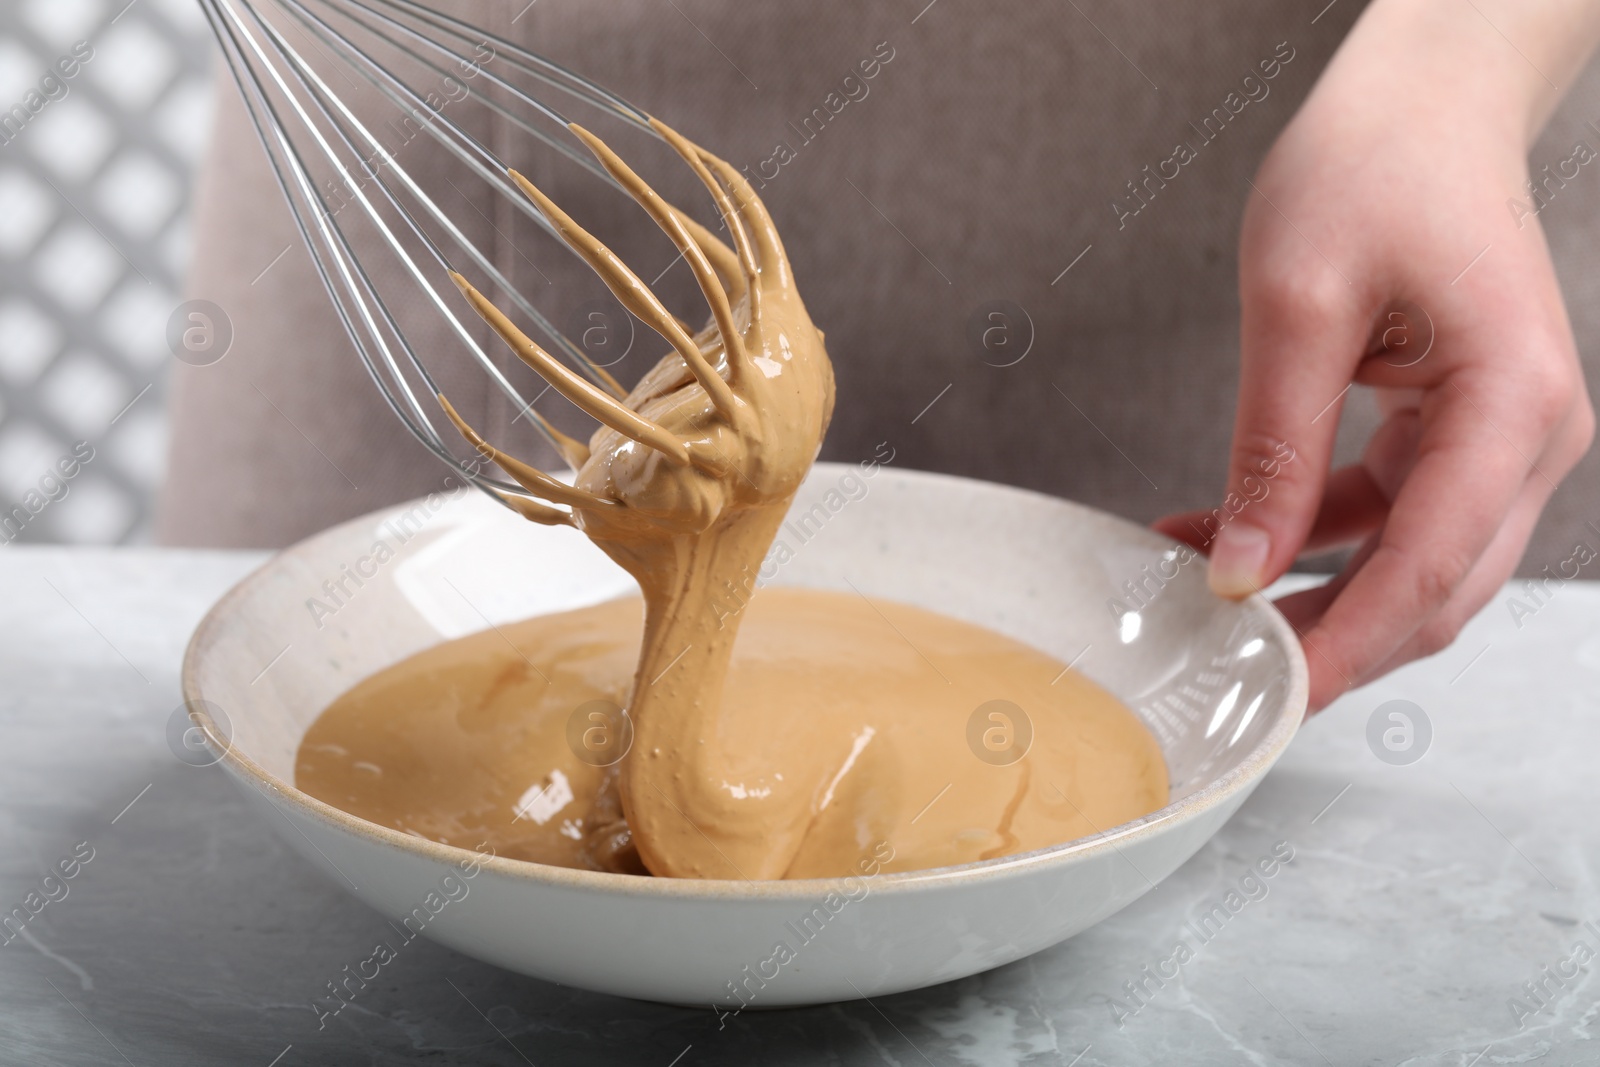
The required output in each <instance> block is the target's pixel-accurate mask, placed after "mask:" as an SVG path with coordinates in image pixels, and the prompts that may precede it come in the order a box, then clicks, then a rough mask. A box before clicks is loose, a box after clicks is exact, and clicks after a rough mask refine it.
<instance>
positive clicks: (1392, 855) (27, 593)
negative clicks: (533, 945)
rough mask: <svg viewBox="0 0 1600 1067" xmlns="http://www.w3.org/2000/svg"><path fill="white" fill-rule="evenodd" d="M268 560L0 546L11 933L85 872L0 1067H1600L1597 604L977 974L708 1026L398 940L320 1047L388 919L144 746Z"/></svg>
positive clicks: (0, 752)
mask: <svg viewBox="0 0 1600 1067" xmlns="http://www.w3.org/2000/svg"><path fill="white" fill-rule="evenodd" d="M261 558H262V557H260V556H259V555H255V554H246V553H220V552H217V553H206V552H169V551H157V550H85V549H30V548H17V547H12V548H10V549H8V550H7V551H5V552H0V591H3V595H0V679H3V684H0V726H3V730H4V733H3V737H4V744H0V913H9V912H10V911H11V910H12V909H13V908H15V907H19V906H23V905H24V904H26V903H27V902H28V901H29V894H31V893H39V892H41V891H42V889H44V888H48V886H47V885H46V883H44V881H43V879H44V877H45V875H46V874H47V873H48V872H49V871H51V870H53V869H55V868H56V867H57V865H58V864H59V863H60V862H61V861H62V860H69V861H70V860H71V859H72V857H73V852H74V849H75V848H76V849H78V852H79V854H80V855H82V854H83V853H84V850H83V849H82V848H80V847H79V845H80V843H81V842H87V843H88V845H89V847H90V848H92V849H93V858H92V859H90V860H89V861H88V862H87V863H84V864H81V865H80V866H79V868H77V870H76V877H74V878H73V879H72V880H70V881H68V882H60V881H52V882H51V883H49V886H53V887H54V888H51V889H50V895H52V896H55V897H57V899H53V900H47V901H46V902H45V903H43V905H42V907H41V906H40V903H39V902H40V901H41V899H43V898H42V897H40V896H34V897H32V898H31V899H32V907H36V908H38V909H39V910H38V914H37V915H36V916H34V917H33V918H31V920H30V921H29V922H28V923H27V925H26V926H25V927H24V928H23V933H22V934H21V935H20V936H17V937H15V938H14V939H13V940H12V941H11V942H10V943H9V944H6V945H4V946H3V947H0V1063H3V1064H6V1065H10V1064H27V1065H29V1067H42V1065H51V1064H63V1065H67V1064H72V1065H79V1064H132V1065H138V1067H147V1065H157V1064H159V1065H188V1064H229V1065H237V1064H256V1065H259V1067H269V1065H277V1067H296V1065H301V1064H340V1065H347V1064H367V1063H371V1064H379V1063H383V1064H389V1063H439V1064H444V1063H470V1064H475V1065H500V1064H504V1065H508V1067H515V1065H519V1064H537V1065H539V1067H545V1065H548V1064H569V1063H571V1064H580V1063H581V1064H646V1065H657V1067H672V1065H675V1067H696V1065H700V1064H724V1063H726V1064H741V1065H743V1064H753V1063H777V1064H885V1065H904V1067H910V1065H920V1064H939V1065H944V1064H961V1065H966V1064H973V1065H983V1067H1003V1065H1011V1064H1015V1065H1043V1064H1062V1065H1078V1067H1093V1065H1102V1064H1150V1063H1162V1064H1171V1063H1185V1064H1201V1063H1250V1064H1263V1065H1265V1064H1277V1063H1310V1064H1320V1063H1327V1064H1338V1065H1340V1067H1343V1065H1346V1064H1401V1063H1404V1064H1439V1065H1447V1064H1448V1065H1455V1067H1467V1065H1469V1064H1477V1065H1482V1067H1487V1065H1489V1064H1504V1063H1522V1062H1524V1061H1529V1060H1536V1061H1537V1062H1538V1063H1540V1064H1576V1063H1597V1062H1600V1043H1597V1042H1596V1041H1595V1040H1594V1038H1595V1034H1596V1032H1597V1030H1600V993H1597V986H1596V985H1595V983H1594V981H1593V976H1594V974H1595V973H1596V970H1597V968H1600V959H1597V960H1596V961H1595V962H1593V963H1586V961H1588V960H1589V958H1590V957H1591V956H1593V955H1595V954H1596V953H1597V952H1600V890H1597V878H1600V865H1597V864H1596V862H1595V857H1596V852H1597V846H1600V821H1597V820H1596V818H1595V800H1596V791H1595V789H1594V788H1593V786H1592V782H1593V780H1594V775H1595V772H1596V766H1595V764H1596V758H1597V756H1600V716H1597V715H1596V711H1597V710H1600V585H1592V584H1585V583H1576V582H1574V583H1569V584H1567V585H1565V586H1562V587H1560V588H1552V590H1551V591H1550V592H1549V594H1548V595H1547V596H1545V597H1543V601H1544V602H1543V603H1542V604H1539V603H1537V602H1534V601H1527V600H1525V601H1524V603H1525V606H1527V607H1530V608H1535V609H1536V610H1534V611H1533V613H1532V614H1528V613H1526V612H1518V613H1517V614H1518V615H1520V620H1518V619H1516V618H1514V617H1513V613H1512V611H1511V610H1510V607H1509V605H1508V603H1507V597H1509V596H1511V595H1513V590H1510V589H1508V590H1506V591H1504V592H1503V593H1502V595H1501V597H1499V598H1497V599H1496V600H1495V601H1494V603H1492V604H1491V605H1490V606H1489V607H1488V608H1487V609H1485V611H1484V612H1483V613H1482V614H1481V615H1480V616H1479V617H1478V618H1477V619H1476V620H1474V622H1473V623H1472V624H1471V626H1470V627H1469V628H1468V629H1467V631H1466V633H1465V634H1464V635H1463V636H1462V637H1461V639H1460V640H1459V641H1458V642H1457V643H1456V644H1455V646H1453V647H1452V648H1450V649H1449V650H1447V651H1445V652H1444V653H1442V654H1440V655H1439V656H1436V657H1434V658H1433V659H1431V660H1429V661H1427V662H1424V663H1421V664H1414V665H1412V666H1411V667H1409V668H1407V669H1405V670H1403V671H1401V672H1399V673H1397V674H1395V675H1392V676H1390V677H1389V678H1387V679H1384V680H1383V681H1382V682H1380V683H1378V684H1375V685H1373V686H1369V687H1368V688H1366V689H1363V690H1361V691H1359V692H1356V693H1353V694H1351V695H1350V696H1348V697H1346V698H1345V699H1343V700H1342V701H1340V703H1339V704H1337V705H1336V706H1335V707H1333V708H1332V709H1330V710H1329V711H1328V712H1327V713H1325V714H1323V715H1320V716H1318V717H1317V718H1316V719H1314V720H1313V721H1312V722H1310V723H1309V724H1307V726H1306V727H1305V729H1304V730H1303V731H1302V734H1301V736H1300V737H1299V738H1298V739H1297V740H1296V741H1295V743H1294V745H1293V746H1292V748H1291V750H1290V751H1289V753H1288V754H1287V755H1286V756H1285V757H1284V759H1283V760H1282V762H1281V763H1280V764H1279V765H1278V766H1277V768H1276V769H1275V770H1273V772H1272V774H1271V775H1270V776H1269V777H1268V778H1267V779H1266V781H1265V782H1264V783H1263V784H1262V785H1261V787H1260V788H1259V789H1258V790H1257V791H1256V793H1255V795H1254V796H1252V797H1251V798H1250V800H1249V801H1248V802H1247V803H1246V804H1245V806H1244V807H1243V809H1242V810H1241V811H1240V812H1239V814H1238V815H1237V816H1235V818H1234V819H1233V820H1232V822H1230V823H1229V824H1228V826H1227V827H1225V828H1224V829H1223V830H1222V832H1221V833H1219V834H1218V835H1217V836H1216V837H1215V838H1214V839H1213V840H1212V841H1211V842H1210V843H1209V844H1208V845H1206V847H1205V848H1203V849H1201V851H1200V852H1199V853H1198V854H1197V855H1196V856H1195V857H1194V858H1193V859H1192V860H1190V862H1189V863H1188V864H1186V865H1185V866H1184V867H1182V868H1181V869H1180V870H1179V871H1178V872H1177V873H1176V874H1174V875H1173V876H1172V877H1170V878H1168V879H1167V880H1166V881H1165V882H1163V883H1162V884H1160V885H1159V886H1157V887H1156V888H1155V889H1154V890H1152V891H1151V892H1149V893H1148V894H1146V895H1145V896H1144V897H1143V898H1142V899H1141V900H1139V901H1138V902H1137V903H1135V904H1134V905H1132V906H1131V907H1129V908H1128V909H1127V910H1125V911H1123V912H1121V913H1120V914H1118V915H1116V916H1114V917H1113V918H1111V919H1109V920H1107V921H1106V922H1104V923H1102V924H1100V925H1099V926H1097V927H1095V928H1093V929H1091V930H1089V931H1086V932H1085V933H1083V934H1080V935H1079V936H1078V937H1076V938H1074V939H1072V940H1070V941H1068V942H1066V943H1064V944H1061V945H1058V946H1056V947H1055V948H1052V949H1049V950H1047V951H1045V952H1041V953H1039V954H1038V955H1036V956H1033V957H1031V958H1029V959H1025V960H1021V961H1019V962H1017V963H1014V964H1011V965H1009V966H1006V967H1002V968H1000V969H998V970H995V971H991V972H989V973H987V974H981V975H977V976H974V977H972V978H968V979H964V980H962V981H958V982H953V983H950V984H948V985H942V986H937V987H935V988H932V989H926V990H921V991H918V992H913V993H905V994H900V995H898V996H891V997H883V998H880V999H877V1000H874V1001H871V1002H858V1003H850V1004H838V1005H832V1006H827V1007H821V1008H813V1009H803V1010H790V1011H773V1012H756V1013H750V1012H747V1013H745V1014H744V1015H741V1016H739V1017H737V1018H733V1019H729V1020H728V1021H727V1022H726V1024H725V1025H721V1026H719V1023H718V1020H717V1018H716V1016H714V1015H713V1013H712V1012H711V1010H710V1009H709V1008H708V1009H706V1010H704V1011H692V1010H684V1009H678V1008H668V1007H662V1006H658V1005H652V1004H643V1003H636V1002H632V1001H627V1000H621V999H618V998H614V997H606V996H599V995H595V994H590V993H584V992H580V991H578V990H574V989H569V988H564V987H560V986H556V985H551V984H548V983H545V982H540V981H537V980H535V979H531V978H523V977H520V976H518V975H514V974H509V973H507V972H504V971H501V970H499V969H497V968H494V967H491V966H488V965H486V964H481V963H478V962H476V961H474V960H471V959H468V958H466V957H464V956H461V955H458V954H456V953H455V952H452V951H450V950H449V949H445V948H442V947H440V946H436V945H433V944H430V943H426V942H419V943H418V945H417V947H416V948H414V949H412V950H411V951H410V952H408V953H407V955H406V957H405V958H404V959H403V960H401V961H400V962H399V965H398V967H394V968H390V969H389V970H386V971H385V972H384V974H385V977H386V982H385V984H384V985H383V986H381V987H374V988H373V989H371V990H369V991H367V992H366V994H365V995H364V996H363V998H362V999H361V1000H360V1001H357V1002H356V1003H354V1004H353V1005H351V1006H350V1007H349V1008H347V1009H346V1010H345V1011H343V1012H342V1013H340V1014H339V1015H338V1017H337V1018H335V1019H332V1020H330V1022H329V1024H328V1026H327V1027H326V1028H325V1029H321V1030H319V1029H318V1025H317V1016H316V1014H315V1013H314V1012H313V1010H312V1008H311V1006H310V1005H311V999H312V997H313V996H315V995H317V994H318V993H320V992H322V991H323V985H324V983H325V982H326V981H327V980H328V979H329V978H330V977H331V976H333V975H335V974H337V973H339V971H340V969H341V968H342V967H343V966H344V965H345V964H346V963H349V962H351V961H353V960H359V959H361V958H364V955H365V952H366V950H367V949H368V948H369V946H370V945H371V944H372V943H373V941H374V938H375V937H379V936H381V935H382V934H383V933H384V932H385V926H384V923H383V920H382V919H381V918H379V916H378V915H377V914H376V913H375V912H373V911H371V910H369V909H368V908H366V907H365V906H364V905H362V904H360V903H359V902H357V901H356V900H354V899H353V898H351V897H349V896H346V895H345V894H344V893H343V892H341V891H340V890H339V889H338V888H337V887H336V886H335V885H334V884H333V883H331V882H329V881H326V880H324V879H323V878H322V877H321V876H320V875H319V874H318V873H316V872H315V871H314V870H313V869H312V868H311V867H310V866H308V865H307V864H306V863H304V862H303V861H301V860H300V859H299V857H297V856H296V855H295V854H294V853H293V852H292V851H291V850H290V849H289V848H288V847H287V846H286V845H285V844H284V843H283V842H282V841H280V840H279V839H278V837H277V836H276V834H275V832H274V830H273V829H272V828H271V827H270V826H269V825H268V824H267V823H266V822H265V821H263V820H262V819H261V818H260V817H259V816H257V815H256V814H254V813H253V812H252V811H250V810H247V809H246V808H245V806H244V801H243V800H242V798H241V797H240V796H238V795H237V794H236V792H235V790H234V788H233V786H232V785H231V784H230V783H229V782H228V781H227V779H226V778H225V776H224V773H223V772H222V770H221V769H219V768H216V767H207V768H196V767H191V766H188V765H186V764H184V763H182V762H180V761H179V760H178V759H177V758H175V757H174V755H173V753H172V751H171V750H170V748H169V746H168V743H167V740H166V727H167V721H168V718H169V716H171V714H172V712H173V710H174V709H175V708H176V707H177V706H178V704H179V703H180V700H179V695H178V666H179V660H180V657H181V655H182V651H183V647H184V644H185V642H186V641H187V639H188V636H189V633H190V631H191V630H192V629H193V628H194V625H195V624H196V622H197V621H198V620H199V618H200V616H201V615H202V614H203V613H204V611H205V610H206V608H207V607H208V606H209V605H210V604H211V603H212V602H213V601H214V600H215V599H216V598H217V597H218V596H219V595H220V594H221V593H222V592H223V591H224V590H225V589H226V588H227V587H228V586H229V585H231V584H232V583H233V582H234V581H236V580H237V579H238V578H240V577H241V576H242V575H243V574H244V573H245V572H246V571H248V570H249V569H250V568H251V567H253V566H254V565H255V564H256V563H258V562H259V561H260V559H261ZM1519 621H1520V625H1518V622H1519ZM1396 699H1404V700H1409V701H1412V702H1414V703H1415V705H1417V706H1418V707H1420V708H1421V709H1422V710H1423V712H1424V714H1425V715H1426V717H1427V719H1428V721H1429V722H1430V723H1431V726H1432V738H1431V742H1430V743H1429V744H1428V747H1427V751H1426V754H1425V755H1424V756H1423V757H1422V758H1421V759H1420V760H1419V761H1417V762H1414V763H1411V764H1409V765H1393V764H1391V763H1388V762H1385V761H1384V760H1381V759H1379V758H1378V756H1377V755H1376V754H1375V749H1374V747H1373V746H1371V745H1369V743H1368V740H1367V736H1368V720H1369V718H1370V717H1371V716H1372V715H1373V714H1374V712H1375V711H1376V709H1378V708H1379V706H1380V705H1382V704H1384V703H1386V702H1388V701H1390V700H1396ZM1385 714H1387V712H1385ZM1414 717H1415V716H1414ZM1414 736H1415V738H1417V739H1420V738H1421V736H1422V735H1421V732H1420V731H1419V732H1418V733H1416V734H1415V735H1414ZM1419 750H1420V741H1414V744H1413V751H1419ZM1376 751H1384V749H1383V747H1382V745H1381V744H1379V745H1378V746H1377V749H1376ZM1275 849H1276V850H1277V851H1278V854H1279V855H1283V854H1286V853H1287V852H1288V851H1291V850H1292V853H1293V859H1292V860H1291V861H1290V862H1288V863H1287V864H1285V865H1283V866H1282V867H1281V868H1280V869H1278V870H1277V871H1276V873H1275V874H1274V875H1273V877H1271V878H1270V879H1252V877H1251V874H1252V871H1253V870H1254V868H1255V865H1256V863H1257V861H1258V860H1259V859H1261V858H1263V857H1265V856H1268V855H1269V854H1271V853H1273V851H1274V850H1275ZM63 886H64V887H65V889H66V891H67V894H66V896H64V897H62V896H60V892H61V889H62V887H63ZM1230 893H1233V894H1234V896H1232V897H1231V898H1230V896H1229V894H1230ZM1218 906H1220V910H1215V909H1218ZM1208 915H1210V916H1213V918H1212V919H1211V920H1210V922H1209V923H1204V924H1203V923H1202V920H1203V919H1204V918H1205V917H1206V916H1208ZM1216 916H1222V917H1223V918H1217V917H1216ZM1180 943H1181V944H1182V945H1183V946H1184V949H1183V951H1181V952H1180V951H1179V950H1178V946H1179V944H1180ZM1146 968H1149V971H1146ZM1163 975H1166V976H1167V977H1163ZM1129 983H1140V985H1137V986H1136V987H1135V988H1136V989H1137V990H1138V991H1139V995H1138V996H1137V997H1135V996H1134V995H1133V994H1131V993H1130V992H1129V989H1128V984H1129Z"/></svg>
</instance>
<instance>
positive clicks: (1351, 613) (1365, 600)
mask: <svg viewBox="0 0 1600 1067" xmlns="http://www.w3.org/2000/svg"><path fill="white" fill-rule="evenodd" d="M1433 403H1435V404H1436V407H1437V410H1436V411H1434V412H1433V413H1432V414H1431V417H1430V419H1429V421H1428V424H1427V426H1426V429H1425V431H1424V434H1423V439H1422V444H1421V447H1420V449H1419V456H1418V459H1417V461H1416V465H1415V467H1414V468H1413V470H1412V472H1411V476H1410V477H1409V478H1408V479H1407V480H1406V481H1405V484H1404V485H1403V486H1402V487H1401V488H1400V491H1399V494H1398V495H1397V496H1396V498H1395V502H1394V506H1393V507H1392V508H1391V509H1390V512H1389V519H1388V521H1387V522H1386V523H1385V525H1384V528H1383V532H1382V534H1381V535H1380V537H1379V541H1378V544H1377V546H1376V547H1375V548H1374V549H1373V551H1372V554H1371V556H1370V558H1369V559H1367V561H1366V562H1365V563H1364V564H1363V565H1362V566H1361V567H1360V568H1359V570H1357V571H1355V572H1354V574H1353V576H1352V577H1351V579H1350V581H1349V584H1348V585H1347V586H1346V588H1345V589H1344V590H1343V592H1342V593H1341V594H1340V595H1339V596H1338V597H1337V598H1336V599H1335V600H1334V601H1333V603H1332V604H1330V605H1329V606H1328V609H1327V611H1326V613H1325V614H1324V615H1323V616H1322V618H1321V619H1320V620H1319V621H1318V622H1317V624H1316V625H1315V626H1314V627H1313V628H1312V629H1311V630H1310V631H1308V632H1307V633H1306V634H1305V640H1306V643H1307V645H1308V647H1310V648H1312V649H1314V650H1315V651H1316V653H1317V654H1318V655H1319V656H1321V657H1322V658H1323V659H1325V660H1326V661H1327V664H1328V666H1329V667H1330V668H1331V674H1324V675H1323V683H1322V685H1321V686H1320V687H1317V688H1314V689H1313V694H1312V696H1313V702H1314V703H1315V704H1316V705H1317V706H1320V705H1321V704H1322V703H1326V702H1327V701H1328V700H1330V699H1332V698H1333V696H1336V695H1337V694H1338V693H1339V692H1341V691H1343V689H1345V688H1349V687H1351V686H1354V685H1356V684H1358V680H1359V679H1361V678H1364V677H1366V676H1368V675H1369V674H1370V673H1371V672H1372V671H1373V670H1374V669H1375V668H1376V667H1377V666H1378V665H1379V664H1381V663H1383V662H1385V661H1386V660H1388V659H1389V658H1390V657H1391V656H1393V655H1394V654H1395V653H1396V652H1397V651H1398V650H1399V648H1400V647H1401V645H1402V644H1404V642H1405V641H1407V640H1408V639H1409V638H1410V637H1411V636H1412V635H1413V634H1415V633H1416V632H1417V631H1418V630H1419V629H1420V628H1421V627H1422V626H1423V624H1424V623H1426V622H1427V621H1428V620H1429V619H1431V618H1432V617H1433V616H1434V615H1435V614H1437V613H1438V612H1439V611H1440V609H1442V608H1443V607H1444V606H1445V605H1446V604H1447V603H1448V602H1449V601H1450V599H1451V598H1452V597H1453V596H1454V595H1455V594H1456V592H1457V590H1458V589H1459V588H1460V587H1461V585H1462V583H1463V581H1464V580H1465V579H1466V577H1467V575H1468V574H1469V573H1471V571H1472V570H1473V568H1474V567H1475V566H1476V565H1477V562H1478V560H1479V559H1480V558H1481V557H1482V555H1483V554H1484V552H1485V550H1486V549H1487V548H1488V546H1489V544H1490V542H1491V541H1492V540H1493V538H1494V537H1495V536H1496V534H1497V533H1498V531H1499V530H1500V528H1501V526H1502V525H1503V524H1504V522H1505V520H1506V517H1507V516H1508V514H1509V513H1510V511H1511V508H1512V505H1513V504H1514V503H1515V501H1516V499H1517V497H1518V496H1519V494H1520V493H1521V492H1522V488H1523V485H1524V483H1525V482H1526V481H1527V478H1528V475H1529V461H1528V459H1527V458H1525V457H1526V455H1527V454H1528V453H1530V452H1532V453H1534V454H1537V453H1539V452H1542V451H1543V449H1542V448H1541V447H1540V439H1541V438H1542V437H1544V435H1545V431H1543V430H1541V429H1540V428H1539V427H1538V425H1537V420H1533V419H1529V418H1527V417H1526V416H1525V415H1519V414H1518V413H1517V412H1515V411H1504V410H1500V409H1499V407H1496V406H1494V405H1492V404H1491V411H1492V414H1491V411H1485V410H1484V408H1483V406H1482V404H1479V403H1478V402H1476V401H1473V400H1472V399H1470V398H1469V397H1468V395H1467V394H1466V393H1464V392H1462V391H1461V390H1460V389H1459V388H1458V387H1457V386H1455V385H1454V383H1452V384H1450V385H1449V386H1447V387H1446V388H1444V389H1442V390H1440V391H1439V394H1438V395H1437V397H1435V398H1434V400H1433ZM1483 403H1485V404H1488V403H1490V402H1489V400H1488V399H1487V398H1484V401H1483ZM1495 419H1498V420H1499V425H1497V424H1496V423H1495V421H1494V420H1495ZM1507 435H1509V436H1507ZM1541 477H1542V475H1541Z"/></svg>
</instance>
